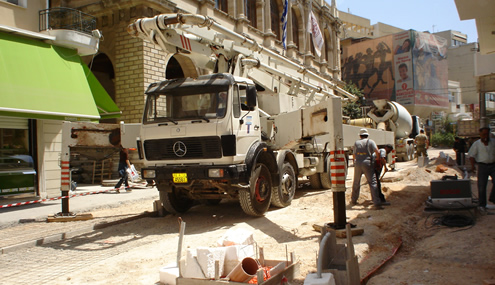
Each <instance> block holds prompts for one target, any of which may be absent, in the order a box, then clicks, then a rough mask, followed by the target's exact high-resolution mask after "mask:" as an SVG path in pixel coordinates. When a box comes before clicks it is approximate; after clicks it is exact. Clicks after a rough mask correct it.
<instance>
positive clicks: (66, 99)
mask: <svg viewBox="0 0 495 285" xmlns="http://www.w3.org/2000/svg"><path fill="white" fill-rule="evenodd" d="M85 66H86V65H85V64H84V63H83V62H82V60H81V57H80V56H79V55H78V54H77V52H76V51H75V50H71V49H67V48H62V47H58V46H53V45H50V44H46V43H44V42H41V41H39V40H34V39H29V38H25V37H19V36H15V35H12V34H8V33H3V32H0V98H1V101H0V115H2V116H15V117H25V118H34V119H55V120H70V121H77V120H83V121H87V120H99V119H100V112H99V110H98V108H97V103H98V104H100V105H98V106H100V107H101V110H102V111H101V113H102V115H103V116H102V117H105V115H104V114H105V113H115V112H119V111H118V108H117V106H115V103H113V101H112V99H111V98H110V97H109V96H108V94H107V93H106V92H105V90H104V89H103V87H102V86H101V85H100V84H99V82H98V84H96V82H97V80H96V78H94V75H93V74H92V73H91V72H85V68H84V67H85ZM86 70H87V71H89V70H88V69H87V67H86ZM86 74H88V77H86ZM87 78H88V79H87ZM92 78H94V79H92ZM90 81H91V82H92V83H91V82H90ZM94 81H96V82H94ZM93 89H94V93H93ZM108 100H110V101H112V102H111V103H109V101H108ZM95 101H97V102H95Z"/></svg>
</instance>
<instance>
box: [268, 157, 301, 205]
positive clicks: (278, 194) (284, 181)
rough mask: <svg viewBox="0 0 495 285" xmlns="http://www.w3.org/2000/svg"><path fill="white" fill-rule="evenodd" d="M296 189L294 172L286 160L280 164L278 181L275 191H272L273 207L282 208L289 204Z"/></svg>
mask: <svg viewBox="0 0 495 285" xmlns="http://www.w3.org/2000/svg"><path fill="white" fill-rule="evenodd" d="M296 189H297V177H296V172H295V171H294V168H293V167H292V165H291V164H290V163H288V162H286V163H284V165H283V166H282V171H280V183H279V186H278V188H277V191H275V192H273V193H272V204H273V205H274V206H275V207H279V208H284V207H287V206H289V205H290V203H291V202H292V199H293V198H294V195H295V193H296Z"/></svg>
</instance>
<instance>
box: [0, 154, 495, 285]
mask: <svg viewBox="0 0 495 285" xmlns="http://www.w3.org/2000/svg"><path fill="white" fill-rule="evenodd" d="M446 151H449V150H446ZM437 155H438V152H437ZM431 157H432V158H433V157H434V156H433V152H432V154H431ZM432 160H433V159H432ZM433 161H434V160H433ZM429 169H435V165H434V164H432V165H431V168H429ZM349 170H350V171H349V176H348V179H347V186H349V185H350V183H352V179H349V177H352V173H353V168H352V167H351V168H350V169H349ZM449 171H454V170H453V169H449ZM448 174H450V172H449V173H448ZM388 175H390V177H392V176H393V177H401V179H402V180H401V181H398V182H392V183H387V182H384V183H383V184H384V187H386V188H387V189H386V193H385V195H386V196H387V200H389V201H390V202H391V204H392V205H391V206H388V207H386V208H385V209H384V210H380V211H373V210H369V206H370V203H369V201H368V200H369V191H368V190H367V189H366V186H362V194H361V199H360V200H359V201H358V202H359V203H360V204H359V205H358V206H357V207H355V208H353V209H349V210H347V218H348V221H349V222H351V223H353V224H356V225H357V226H358V227H361V228H363V229H364V234H363V235H361V236H355V237H353V242H354V245H355V249H356V254H357V256H358V258H359V261H360V271H361V278H363V277H365V276H367V275H368V274H369V273H370V272H372V271H373V269H374V268H375V267H376V266H377V265H379V264H380V263H381V262H382V261H383V260H384V259H385V258H387V257H389V256H390V253H391V252H392V251H393V250H394V249H395V248H396V247H397V246H399V245H400V243H402V246H401V250H399V251H398V254H397V255H396V256H395V257H394V259H392V261H391V263H389V264H388V265H386V266H385V267H384V268H383V269H382V271H381V272H380V273H378V274H374V275H373V276H372V278H371V279H370V281H369V282H368V284H408V282H413V281H416V282H419V283H418V284H481V281H480V280H484V279H488V278H490V277H491V276H492V275H493V272H494V271H493V270H492V269H493V268H495V267H494V263H493V260H492V259H490V258H489V256H490V253H487V252H486V250H483V248H487V247H485V246H477V245H486V246H488V243H490V242H492V241H490V238H488V237H490V236H491V237H493V236H495V235H494V230H493V229H490V228H489V227H487V225H489V224H490V223H493V222H494V221H493V220H494V218H493V217H494V216H493V215H488V216H481V217H479V220H478V222H477V223H476V225H475V226H473V227H472V228H467V229H463V231H453V230H452V229H449V228H438V227H432V226H431V225H429V221H430V219H431V217H429V215H425V214H424V213H423V208H424V200H425V199H426V197H427V196H428V195H429V193H428V186H427V185H428V183H429V181H428V179H431V178H434V179H438V178H439V177H441V176H442V175H444V174H442V173H434V171H433V173H428V172H426V171H424V168H418V167H417V166H416V165H415V164H414V163H413V162H404V163H398V171H396V172H394V173H389V174H387V175H386V177H387V176H388ZM429 175H431V176H429ZM362 184H365V183H364V180H363V181H362ZM140 191H141V190H140ZM142 191H155V189H149V190H142ZM135 192H137V190H136V191H133V192H132V193H122V194H119V195H110V194H98V195H95V197H100V199H102V198H103V199H104V200H107V201H108V199H114V197H116V196H120V195H129V196H130V195H135ZM474 192H475V194H476V191H474ZM349 195H350V189H349V187H348V191H347V192H346V201H347V202H348V201H349V200H348V199H349ZM154 199H156V197H149V198H145V199H141V200H138V201H136V202H133V203H123V204H121V205H117V207H111V208H110V207H105V208H102V207H99V208H96V209H93V210H91V213H92V214H93V215H94V216H95V219H94V220H91V221H83V222H71V223H70V224H67V223H63V224H64V225H62V226H60V225H59V223H48V224H47V223H43V222H39V221H38V222H33V223H24V224H20V225H17V226H12V227H8V228H4V229H3V230H1V231H0V234H1V232H4V231H7V230H10V231H11V233H13V231H15V229H16V228H18V229H19V230H20V229H21V227H31V228H32V229H34V230H42V229H44V228H46V227H55V226H60V227H65V228H66V229H65V230H66V231H68V230H67V227H71V228H72V229H77V228H78V227H81V226H82V225H86V227H88V226H89V225H93V230H90V231H86V232H81V233H79V234H75V235H73V236H68V238H66V239H60V240H57V241H53V242H47V243H43V244H42V245H40V246H33V247H25V248H17V249H16V250H12V251H9V252H7V253H4V254H2V255H1V256H0V266H1V267H2V269H3V270H2V273H0V279H1V280H2V283H3V284H157V283H158V282H159V280H160V278H159V268H161V267H163V266H165V265H167V264H173V263H175V260H176V257H177V248H178V233H179V223H178V218H179V216H174V215H167V216H165V217H149V216H148V217H141V218H139V219H130V220H129V221H128V222H125V223H115V224H108V225H107V226H101V225H102V224H104V223H105V221H109V219H113V220H115V218H118V217H125V218H128V217H130V216H136V215H139V214H141V213H142V212H143V211H151V210H152V202H153V200H154ZM331 201H332V192H331V191H330V190H313V189H310V187H309V185H308V184H307V183H305V182H304V181H303V182H302V184H301V185H300V189H299V190H298V191H297V192H296V197H295V199H294V201H293V202H292V205H291V206H289V207H286V208H283V209H277V208H273V207H272V208H270V210H269V211H268V212H267V213H266V215H265V216H264V217H259V218H254V217H249V216H246V215H245V214H244V213H243V211H242V210H241V208H240V206H239V203H238V202H236V201H222V202H221V204H220V205H217V206H207V205H198V206H195V207H193V208H192V209H191V210H190V211H189V212H187V213H185V214H183V215H181V216H180V218H181V219H182V220H183V221H184V222H186V228H185V237H184V248H193V249H194V248H198V247H215V246H216V242H217V240H218V239H219V238H220V237H221V236H222V235H223V234H225V233H226V232H227V230H228V229H232V228H243V229H246V230H249V231H252V233H253V236H254V239H255V241H256V245H257V246H258V247H263V248H264V251H265V257H266V258H267V259H273V260H285V258H286V253H287V252H294V253H295V255H296V258H297V259H298V260H299V262H300V276H298V277H297V278H296V280H294V281H293V282H291V283H294V284H302V283H303V281H304V278H305V276H306V275H307V274H308V273H310V272H314V271H315V270H316V255H317V251H318V248H319V245H318V238H319V236H320V233H319V232H316V231H315V230H314V229H313V225H314V224H318V225H323V224H325V223H328V222H332V214H333V210H332V205H331V203H332V202H331ZM97 224H99V225H100V226H98V227H94V225H97ZM474 233H476V235H474ZM445 235H447V236H448V237H449V239H448V240H447V239H445ZM484 236H485V237H487V238H483V237H484ZM338 243H344V240H341V239H338ZM473 243H474V244H473ZM439 244H442V245H441V246H438V245H439ZM453 248H455V249H456V250H451V249H453ZM423 249H427V250H428V252H425V251H424V250H423ZM466 251H469V252H470V254H466ZM183 255H185V250H184V252H183ZM438 258H441V260H442V262H434V260H436V259H438ZM41 263H42V264H43V265H44V266H43V267H40V266H39V265H40V264H41ZM404 266H407V268H408V271H407V272H404ZM41 268H43V269H41ZM444 272H448V273H449V274H446V273H444ZM391 278H393V280H394V281H393V282H391V281H390V280H392V279H391Z"/></svg>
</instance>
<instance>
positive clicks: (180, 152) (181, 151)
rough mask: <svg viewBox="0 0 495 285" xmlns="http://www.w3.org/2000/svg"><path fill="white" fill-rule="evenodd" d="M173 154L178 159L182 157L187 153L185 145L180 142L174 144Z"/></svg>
mask: <svg viewBox="0 0 495 285" xmlns="http://www.w3.org/2000/svg"><path fill="white" fill-rule="evenodd" d="M174 153H175V155H177V156H178V157H183V156H184V155H186V153H187V147H186V144H185V143H183V142H181V141H178V142H176V143H174Z"/></svg>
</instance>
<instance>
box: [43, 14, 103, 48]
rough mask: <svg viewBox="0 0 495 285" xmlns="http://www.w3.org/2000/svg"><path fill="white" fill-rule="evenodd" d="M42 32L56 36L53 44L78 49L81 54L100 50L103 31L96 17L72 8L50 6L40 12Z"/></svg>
mask: <svg viewBox="0 0 495 285" xmlns="http://www.w3.org/2000/svg"><path fill="white" fill-rule="evenodd" d="M39 29H40V33H42V34H47V35H50V36H53V37H55V40H53V41H49V42H50V43H51V44H53V45H57V46H63V47H67V48H71V49H76V50H77V52H78V54H79V55H81V56H85V55H92V54H95V53H97V52H98V47H99V44H100V37H101V33H100V32H99V31H98V30H96V18H95V17H93V16H91V15H88V14H85V13H83V12H81V11H79V10H75V9H71V8H64V7H58V8H50V9H46V10H41V11H40V12H39Z"/></svg>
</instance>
